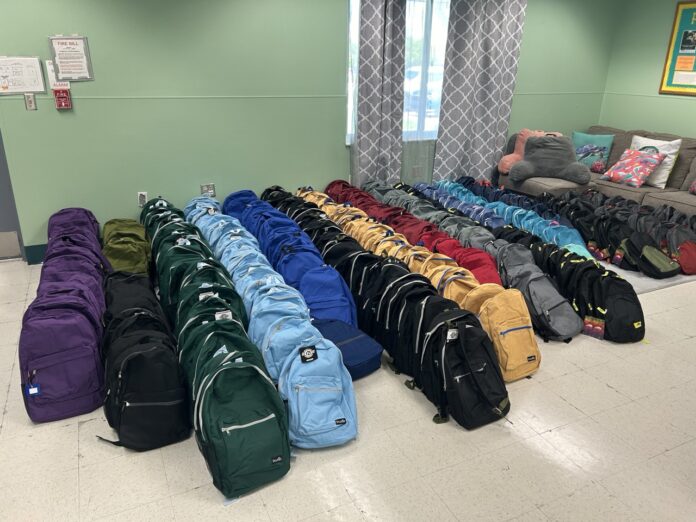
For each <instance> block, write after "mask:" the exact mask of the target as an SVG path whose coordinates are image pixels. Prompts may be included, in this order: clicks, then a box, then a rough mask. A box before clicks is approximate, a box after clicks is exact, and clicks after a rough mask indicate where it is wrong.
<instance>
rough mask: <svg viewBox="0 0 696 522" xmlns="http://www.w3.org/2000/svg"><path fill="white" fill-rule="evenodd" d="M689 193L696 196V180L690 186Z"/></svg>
mask: <svg viewBox="0 0 696 522" xmlns="http://www.w3.org/2000/svg"><path fill="white" fill-rule="evenodd" d="M689 192H691V193H692V194H696V180H695V181H694V182H693V183H692V184H691V185H690V186H689Z"/></svg>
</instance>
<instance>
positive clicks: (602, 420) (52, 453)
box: [0, 262, 696, 522]
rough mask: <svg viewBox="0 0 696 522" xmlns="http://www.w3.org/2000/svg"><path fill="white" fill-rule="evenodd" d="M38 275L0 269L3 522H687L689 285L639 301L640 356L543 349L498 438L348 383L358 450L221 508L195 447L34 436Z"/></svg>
mask: <svg viewBox="0 0 696 522" xmlns="http://www.w3.org/2000/svg"><path fill="white" fill-rule="evenodd" d="M38 276H39V268H38V267H27V266H26V265H25V264H23V263H21V262H0V403H2V405H4V408H3V412H2V421H1V424H0V518H1V519H3V520H12V521H15V520H61V521H62V520H77V519H82V520H90V519H96V518H103V519H112V520H157V521H159V520H173V519H176V520H187V521H188V520H211V519H217V518H220V519H223V518H224V519H228V520H240V521H246V520H265V521H268V520H278V521H283V522H285V521H290V520H311V521H328V520H344V521H358V520H395V521H402V520H415V521H425V520H430V521H433V522H434V521H440V520H457V519H458V520H476V521H479V520H526V521H544V520H579V521H590V520H592V521H594V520H611V521H616V520H631V521H635V520H659V521H666V520H670V521H671V520H691V521H693V520H696V316H695V315H694V309H695V308H696V306H695V305H696V299H695V298H694V295H696V282H691V283H687V284H683V285H680V286H676V287H671V288H667V289H664V290H659V291H657V292H652V293H648V294H643V295H641V301H642V302H643V306H644V309H645V313H646V316H647V325H648V334H647V337H646V340H645V341H644V342H642V343H638V344H636V345H613V344H611V343H606V342H600V341H597V340H594V339H591V338H589V337H585V336H579V337H577V338H576V339H575V340H574V341H573V342H572V343H570V344H569V345H565V344H560V343H549V344H542V346H541V348H542V352H543V362H542V366H541V369H540V370H539V372H538V374H537V375H536V376H535V377H534V378H533V379H526V380H523V381H520V382H516V383H513V384H511V385H510V386H509V387H508V389H509V393H510V399H511V402H512V412H511V413H510V415H509V422H498V423H496V424H493V425H490V426H486V427H484V428H481V429H479V430H476V431H473V432H467V431H465V430H464V429H462V428H459V427H458V426H457V425H456V424H455V423H453V422H450V423H448V424H444V425H435V424H433V423H432V422H431V420H430V419H431V417H432V415H433V413H434V411H433V408H432V407H431V405H430V404H429V403H428V402H427V401H426V400H425V398H424V397H423V396H422V395H421V394H420V393H417V392H413V391H410V390H408V389H407V388H406V387H404V386H403V384H402V382H403V380H404V379H403V377H400V376H397V375H394V374H393V373H391V372H389V371H387V370H386V369H382V370H380V371H378V372H377V373H376V374H374V375H372V376H370V377H367V378H365V379H363V380H360V381H358V382H357V383H356V384H355V389H356V393H357V397H358V406H359V418H360V439H359V440H358V441H356V442H353V443H351V444H349V445H347V446H345V447H342V448H336V449H331V450H323V451H315V452H311V451H297V452H296V453H297V457H296V459H295V460H294V462H293V466H292V469H291V471H290V473H289V475H288V476H287V477H285V478H284V479H283V480H281V481H279V482H277V483H275V484H272V485H270V486H268V487H265V488H263V489H262V490H260V491H258V492H256V493H254V494H251V495H249V496H247V497H245V498H243V499H241V500H239V501H237V502H235V503H232V504H230V505H224V504H223V499H222V498H221V496H220V494H219V493H218V492H217V490H216V489H215V488H214V487H213V486H212V484H211V481H210V478H209V475H208V472H207V470H206V468H205V463H204V461H203V458H202V457H201V456H200V454H199V453H198V450H197V448H196V444H195V442H194V439H193V438H191V439H189V440H188V441H186V442H183V443H180V444H177V445H175V446H170V447H167V448H163V449H161V450H156V451H151V452H148V453H144V454H142V453H140V454H139V453H133V452H130V451H127V450H124V449H121V448H116V447H113V446H109V445H107V444H105V443H102V442H99V441H98V440H97V439H96V438H95V435H97V434H100V435H106V436H112V432H111V430H110V429H109V427H108V425H107V423H106V421H105V420H104V417H103V415H102V413H101V411H96V412H94V413H91V414H88V415H83V416H81V417H78V418H74V419H66V420H64V421H60V422H54V423H50V424H42V425H32V424H31V422H30V421H29V419H28V418H27V416H26V414H25V412H24V407H23V404H22V398H21V395H20V388H19V375H18V372H17V363H16V360H17V354H16V352H17V341H18V338H19V332H20V321H21V316H22V313H23V310H24V309H25V308H26V306H27V305H28V304H29V303H30V302H31V300H32V298H33V296H34V294H35V291H36V285H37V280H38Z"/></svg>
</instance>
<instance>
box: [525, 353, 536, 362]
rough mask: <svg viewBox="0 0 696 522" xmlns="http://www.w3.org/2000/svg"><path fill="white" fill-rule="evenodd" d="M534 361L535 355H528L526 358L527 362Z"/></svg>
mask: <svg viewBox="0 0 696 522" xmlns="http://www.w3.org/2000/svg"><path fill="white" fill-rule="evenodd" d="M532 361H536V355H530V356H528V357H527V362H532Z"/></svg>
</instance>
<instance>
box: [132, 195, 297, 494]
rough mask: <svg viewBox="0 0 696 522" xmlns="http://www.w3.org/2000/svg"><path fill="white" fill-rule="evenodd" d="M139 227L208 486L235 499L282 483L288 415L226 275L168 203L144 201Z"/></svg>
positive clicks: (286, 462)
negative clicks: (172, 339) (142, 230)
mask: <svg viewBox="0 0 696 522" xmlns="http://www.w3.org/2000/svg"><path fill="white" fill-rule="evenodd" d="M140 220H141V223H142V224H143V225H144V226H145V229H146V230H147V234H148V237H149V238H150V239H151V247H152V256H153V266H152V272H153V273H154V274H156V280H157V283H158V287H159V298H160V302H161V304H162V307H163V309H164V312H165V314H166V315H167V317H168V319H169V321H170V323H171V324H172V325H173V327H174V331H175V336H176V339H177V358H178V361H179V364H180V366H181V369H182V371H183V373H184V375H185V379H186V384H187V388H188V390H187V396H188V401H187V403H188V405H189V406H188V412H187V413H188V415H189V419H191V424H192V425H193V429H194V433H195V436H196V441H197V443H198V447H199V449H200V451H201V453H202V455H203V457H204V458H205V461H206V464H207V466H208V470H209V471H210V474H211V475H212V478H213V484H214V485H215V487H217V488H218V489H219V490H220V491H221V492H222V493H223V494H224V495H225V496H226V497H228V498H233V497H237V496H239V495H242V494H244V493H246V492H248V491H251V490H253V489H256V488H257V487H259V486H262V485H264V484H267V483H269V482H271V481H273V480H276V479H278V478H280V477H282V476H284V475H285V474H286V473H287V472H288V470H289V468H290V445H289V440H288V419H287V414H286V408H285V405H284V404H283V401H282V400H281V398H280V396H279V395H278V391H277V390H276V387H275V385H274V383H273V381H272V380H271V378H270V376H269V374H268V370H267V369H266V365H265V363H264V358H263V357H262V355H261V353H260V351H259V349H258V348H257V346H256V345H255V344H254V343H253V342H252V341H251V340H250V339H249V337H248V336H247V329H248V328H249V321H248V319H247V312H246V308H245V306H244V304H243V302H242V299H241V297H240V296H239V294H238V293H237V291H236V290H235V287H234V285H233V284H232V281H231V279H230V276H229V274H228V272H227V270H226V269H225V267H224V266H222V265H221V264H220V263H219V262H218V261H217V260H216V259H215V258H214V256H213V252H212V251H211V248H210V246H209V245H208V243H207V242H206V241H205V240H204V239H203V237H202V236H201V233H200V231H199V230H198V229H197V228H196V227H195V226H194V225H192V224H190V223H189V222H187V221H186V220H185V219H184V214H183V212H182V211H181V210H179V209H178V208H176V207H173V206H172V205H171V204H170V203H169V202H167V201H166V200H164V199H161V198H157V199H155V200H151V201H149V202H148V203H147V204H146V205H145V206H144V207H143V210H142V213H141V216H140Z"/></svg>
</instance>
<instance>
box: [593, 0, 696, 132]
mask: <svg viewBox="0 0 696 522" xmlns="http://www.w3.org/2000/svg"><path fill="white" fill-rule="evenodd" d="M624 4H625V5H624V9H623V10H622V13H621V15H620V17H619V18H617V20H616V23H615V24H614V26H615V33H616V38H615V41H614V47H613V52H612V54H611V65H610V67H609V75H608V77H607V84H606V93H605V95H604V103H603V105H602V113H601V116H600V122H601V123H602V124H604V125H611V126H613V127H619V128H621V129H625V130H631V129H645V130H649V131H656V132H670V133H673V134H679V135H684V136H696V98H694V97H690V96H668V95H664V94H658V91H659V86H660V81H661V79H662V69H663V67H664V63H665V55H666V53H667V47H668V43H669V38H670V35H671V32H672V22H673V21H674V12H675V9H676V5H677V0H631V1H629V0H625V1H624Z"/></svg>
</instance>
